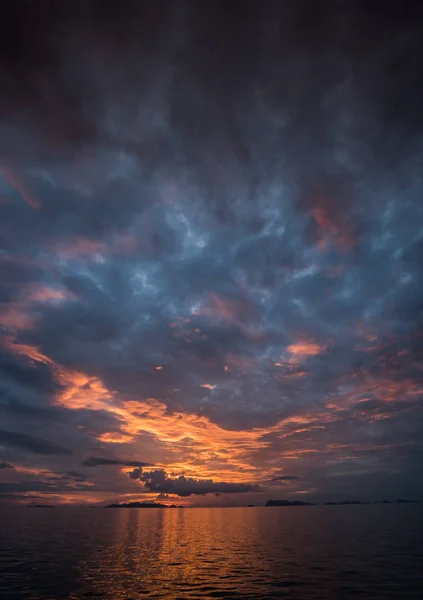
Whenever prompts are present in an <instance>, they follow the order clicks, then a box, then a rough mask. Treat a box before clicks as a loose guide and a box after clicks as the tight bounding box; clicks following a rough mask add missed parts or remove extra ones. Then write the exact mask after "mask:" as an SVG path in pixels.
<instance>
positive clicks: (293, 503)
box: [265, 499, 420, 506]
mask: <svg viewBox="0 0 423 600" xmlns="http://www.w3.org/2000/svg"><path fill="white" fill-rule="evenodd" d="M415 502H420V500H403V499H400V500H397V504H404V503H406V504H408V503H415ZM355 504H393V503H392V502H390V501H389V500H375V501H373V502H371V501H369V500H363V501H360V500H341V501H338V502H323V504H321V505H320V506H349V505H355ZM265 506H319V504H316V503H314V502H301V501H300V500H292V501H291V500H268V501H267V502H266V504H265Z"/></svg>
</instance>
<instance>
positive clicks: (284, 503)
mask: <svg viewBox="0 0 423 600" xmlns="http://www.w3.org/2000/svg"><path fill="white" fill-rule="evenodd" d="M266 506H314V504H313V502H301V500H292V501H291V500H268V501H267V502H266Z"/></svg>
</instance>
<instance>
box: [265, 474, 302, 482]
mask: <svg viewBox="0 0 423 600" xmlns="http://www.w3.org/2000/svg"><path fill="white" fill-rule="evenodd" d="M295 479H299V477H297V475H278V476H277V477H272V479H271V480H270V481H295Z"/></svg>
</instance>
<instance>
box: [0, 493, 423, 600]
mask: <svg viewBox="0 0 423 600" xmlns="http://www.w3.org/2000/svg"><path fill="white" fill-rule="evenodd" d="M422 507H423V505H422V504H404V505H398V504H392V505H390V504H388V505H350V506H301V507H248V508H166V509H160V508H153V509H105V508H97V509H91V508H69V507H56V508H54V509H42V508H38V509H33V508H24V507H19V508H18V507H8V506H2V507H1V508H0V598H1V599H2V600H9V599H10V600H12V599H13V600H19V599H22V600H23V599H25V600H59V599H63V600H64V599H68V600H82V599H96V598H97V599H105V600H106V599H107V600H138V599H141V598H169V599H180V600H188V599H191V598H198V599H200V598H202V599H204V598H209V599H212V598H213V599H216V598H233V599H235V598H236V599H240V600H241V599H242V600H246V599H248V598H255V599H265V598H286V599H290V600H295V599H307V600H335V599H336V600H338V599H344V598H345V599H347V598H348V599H349V598H351V599H364V600H367V599H372V600H376V599H378V600H379V599H380V600H386V599H390V598H397V599H399V600H406V599H411V598H413V599H419V600H421V599H422V598H423V518H422V517H423V514H422V512H423V511H422Z"/></svg>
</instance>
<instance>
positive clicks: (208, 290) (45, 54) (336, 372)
mask: <svg viewBox="0 0 423 600" xmlns="http://www.w3.org/2000/svg"><path fill="white" fill-rule="evenodd" d="M200 4H201V5H200ZM215 4H216V3H208V2H204V3H203V2H202V3H199V4H198V7H197V6H196V5H195V3H192V4H191V5H190V8H189V10H187V11H185V12H184V11H183V10H182V8H181V6H180V5H179V3H175V7H174V8H173V9H172V10H171V11H170V12H169V13H167V14H166V15H164V14H162V12H161V11H160V10H159V9H157V11H156V10H155V9H153V8H151V10H148V11H147V13H144V10H143V9H142V8H141V7H139V6H135V4H134V5H133V6H132V7H131V8H128V9H127V10H128V11H129V13H128V14H127V15H126V17H125V18H119V19H118V18H116V19H113V27H110V28H109V27H108V26H107V23H108V19H100V18H98V13H97V10H100V9H96V8H94V7H89V8H85V9H84V11H82V12H81V13H80V12H79V9H77V8H75V13H74V14H73V16H72V19H71V21H69V19H68V18H66V15H65V14H60V11H59V12H58V13H57V15H56V16H53V15H51V16H50V17H49V18H48V19H46V18H45V17H44V16H43V15H42V14H41V12H40V11H38V10H36V9H30V11H31V23H32V27H31V35H30V36H28V35H27V34H26V33H25V36H22V33H21V32H22V31H25V32H26V28H21V27H19V26H18V25H16V24H15V25H16V32H15V33H16V36H15V39H16V47H15V49H14V50H13V51H10V52H9V53H8V54H7V55H6V54H5V53H1V54H2V57H3V55H4V58H2V59H1V62H0V75H1V80H2V90H3V93H2V100H1V104H2V110H1V114H2V115H3V117H2V118H1V120H0V157H1V158H0V280H1V282H2V284H1V290H0V352H1V356H0V359H1V360H0V363H1V364H0V411H1V417H2V424H3V421H4V425H2V427H3V428H4V429H5V430H10V432H14V433H12V434H10V435H11V436H12V437H10V435H9V437H7V435H6V438H3V442H2V443H4V444H5V451H7V452H9V450H10V448H12V449H13V448H14V449H18V450H20V451H23V454H26V453H29V454H33V455H35V456H36V455H37V454H39V455H40V456H44V457H46V456H47V457H48V456H50V457H56V458H55V459H54V460H55V462H54V464H52V465H50V466H49V465H44V463H43V466H46V467H47V466H49V468H50V469H52V470H54V471H56V470H57V471H58V470H60V469H63V472H65V471H69V470H71V469H73V468H74V467H75V465H77V464H80V463H81V460H83V461H84V462H83V464H84V466H93V467H94V466H97V467H100V466H102V465H107V464H109V465H124V466H128V467H133V468H134V470H133V472H132V474H131V478H132V479H134V480H135V479H137V478H139V477H138V475H139V474H138V471H137V469H140V470H141V469H142V467H143V466H146V465H145V464H144V463H139V462H137V461H135V462H131V461H121V460H120V459H101V458H100V459H97V458H95V457H96V456H101V455H102V454H103V453H104V455H107V448H108V447H110V446H106V444H107V442H108V441H110V440H112V441H113V443H117V444H118V445H119V444H122V448H120V447H119V446H118V447H119V450H117V452H116V453H117V455H118V456H119V454H120V455H121V456H128V457H131V456H134V457H137V456H150V451H151V452H153V451H154V452H156V455H154V460H155V459H156V458H158V459H159V460H158V461H157V463H156V464H160V465H161V466H162V465H166V464H167V463H168V462H169V464H170V463H171V462H172V461H174V462H176V463H178V464H181V462H183V460H182V457H181V456H179V455H178V456H177V458H175V454H176V453H178V452H179V453H181V454H182V453H183V451H184V450H183V448H185V445H186V446H188V445H189V444H191V447H190V450H186V452H189V456H188V455H186V458H187V459H188V460H189V461H197V463H196V464H197V465H198V466H199V465H201V466H202V467H203V468H205V465H207V463H208V462H209V463H210V465H209V466H210V472H213V473H214V472H215V470H216V469H217V470H218V469H223V468H225V469H226V468H228V469H229V470H230V469H233V470H239V469H240V468H245V469H247V468H250V469H251V470H252V471H251V472H252V473H253V472H254V473H255V476H256V477H258V476H259V474H260V473H261V472H263V469H264V470H266V469H267V470H268V471H269V473H268V474H266V475H263V478H264V479H265V480H266V481H269V480H271V479H273V480H274V481H275V480H279V481H283V479H278V477H277V475H275V472H276V473H277V472H278V469H280V470H282V468H283V470H286V471H287V472H288V473H289V472H290V468H292V467H291V466H290V461H294V460H295V461H297V462H296V463H295V467H293V468H295V472H298V477H299V482H298V483H299V484H300V483H301V486H302V485H304V487H307V489H309V490H312V492H313V493H314V492H315V493H318V491H319V489H320V488H321V487H324V488H325V489H327V490H333V492H334V493H335V492H336V490H337V489H338V482H341V483H339V486H344V487H345V486H346V485H347V484H346V481H351V482H354V481H358V480H360V481H361V480H362V479H361V478H363V480H365V482H366V485H367V489H369V490H370V488H371V487H372V486H375V488H376V489H377V482H378V481H380V482H382V480H383V481H384V482H385V483H384V485H386V487H387V488H389V485H390V484H389V479H388V477H386V479H384V475H383V473H385V470H386V471H387V472H389V469H390V468H392V469H394V470H395V473H396V474H397V475H395V477H398V478H399V479H398V481H400V482H401V485H404V482H406V481H411V482H413V484H412V485H413V486H414V485H415V483H414V482H415V481H417V480H418V478H417V479H416V473H418V469H419V465H421V448H422V446H421V444H422V442H421V440H422V437H421V435H422V433H423V431H422V426H421V423H422V419H421V411H422V399H423V397H422V394H421V390H422V375H421V364H422V361H423V342H422V340H423V337H422V331H423V302H422V293H421V290H422V283H423V281H422V269H421V266H422V264H421V256H422V235H423V207H422V203H421V196H422V191H423V190H422V179H421V165H420V162H421V160H420V157H421V153H422V139H423V137H422V125H423V122H422V118H421V105H422V100H423V91H422V90H423V86H422V85H421V73H420V70H421V69H420V66H419V65H420V58H416V57H420V56H423V52H422V49H423V48H422V44H423V43H422V40H421V36H420V35H419V31H418V23H419V22H420V20H419V19H418V18H416V15H414V13H413V10H412V9H410V12H409V14H408V16H407V19H405V21H407V22H405V21H404V22H403V21H401V22H398V20H397V19H392V14H391V13H390V10H391V9H389V8H387V9H386V10H384V11H382V13H381V12H380V11H374V9H373V8H372V7H370V6H367V5H365V3H362V2H354V3H350V4H349V5H348V6H345V3H343V4H342V7H341V5H339V6H338V5H337V6H335V4H336V3H335V4H330V6H329V4H328V5H327V6H324V7H322V8H321V10H322V11H323V13H322V15H321V18H320V20H319V23H318V24H317V25H316V27H315V28H314V30H313V34H312V33H311V31H310V28H309V20H310V11H312V10H314V8H313V6H314V4H313V3H312V2H305V1H299V2H295V3H291V4H289V5H288V4H287V3H284V4H281V5H280V6H276V5H277V3H275V6H274V7H273V6H272V7H271V6H270V5H271V4H272V3H262V4H263V6H259V4H257V6H256V7H255V8H254V9H251V11H252V12H251V15H250V17H248V18H247V16H246V18H245V21H243V22H242V23H241V22H239V21H238V20H235V19H234V18H233V17H231V15H228V14H227V12H226V9H225V8H224V7H223V5H222V6H220V5H219V7H216V6H215ZM367 4H369V3H367ZM18 12H19V11H18ZM18 12H17V13H16V15H15V19H16V23H19V19H20V18H21V17H19V15H18ZM82 13H83V14H82ZM25 14H27V13H25ZM109 18H110V17H109ZM408 19H409V20H408ZM70 22H71V23H72V24H70ZM381 25H382V26H381ZM10 26H11V25H10ZM379 31H383V32H384V33H383V36H380V35H379ZM57 32H60V34H59V35H58V34H57ZM140 32H141V33H140ZM142 32H144V33H145V35H143V34H142ZM369 32H371V34H369ZM363 40H366V42H363ZM34 49H37V50H36V51H35V50H34ZM40 65H42V68H40ZM106 65H107V66H106ZM395 65H402V66H401V68H397V67H396V66H395ZM16 73H19V77H17V75H16ZM75 90H78V94H75ZM37 353H38V354H37ZM34 356H35V358H34ZM37 357H38V358H37ZM45 357H47V358H48V360H47V359H46V358H45ZM64 373H66V377H67V378H66V377H65V376H64ZM84 377H85V379H84ZM75 381H76V382H77V383H76V384H75V386H76V387H75V389H73V388H72V389H71V386H72V382H75ZM78 382H79V383H78ZM81 382H82V383H81ZM69 390H70V391H69ZM99 390H106V391H99ZM65 392H68V393H67V394H66V393H65ZM100 396H101V398H100ZM152 399H154V402H160V403H162V405H163V406H164V407H165V411H166V413H165V415H166V416H168V415H177V414H183V415H197V416H199V417H204V418H205V419H207V420H208V422H211V423H213V424H217V425H218V426H219V427H221V428H222V429H223V430H225V431H237V432H239V431H245V430H249V431H257V429H263V430H264V429H266V430H269V431H268V432H267V433H266V432H263V437H262V438H260V439H259V438H258V442H257V447H255V448H253V447H248V448H246V449H245V457H244V458H245V460H243V461H241V462H240V461H234V462H233V463H231V457H230V456H225V452H224V451H222V452H220V454H219V464H218V465H217V466H216V465H215V464H214V462H213V461H217V459H216V455H213V448H211V447H210V448H209V449H208V452H205V451H204V452H203V454H201V453H200V452H199V451H198V449H196V448H194V449H193V447H194V444H193V442H192V441H189V442H184V441H181V440H179V441H178V442H175V443H174V444H173V445H172V444H170V443H169V441H168V440H166V441H165V442H162V441H161V440H159V439H158V436H156V437H155V434H154V433H152V432H151V430H154V427H152V426H151V422H150V431H147V432H146V431H144V430H143V428H142V426H141V424H140V425H139V426H137V427H138V429H137V427H132V428H128V427H127V426H126V427H125V416H124V410H126V409H125V406H127V405H128V402H137V401H139V402H150V403H151V402H153V400H152ZM110 407H113V408H114V409H115V412H113V411H111V410H110ZM132 410H133V411H134V412H136V416H137V418H138V419H139V420H141V419H142V418H146V417H143V414H142V411H143V410H144V409H143V408H140V409H139V412H138V409H136V408H133V409H132ZM140 415H141V416H140ZM149 419H150V421H151V420H152V419H156V420H157V421H159V420H160V417H157V415H155V416H153V417H151V416H150V415H149ZM280 422H283V423H284V426H283V431H282V430H281V431H273V430H271V428H272V427H274V426H275V425H276V424H277V423H280ZM157 429H158V428H157ZM28 431H31V434H34V437H32V435H31V436H29V435H28V433H27V432H28ZM128 431H129V433H128ZM105 432H106V433H107V434H108V435H109V438H107V437H106V438H105V437H104V433H105ZM51 435H54V443H53V441H52V442H50V441H47V440H49V439H50V436H51ZM119 436H121V437H120V438H119ZM34 440H35V441H34ZM37 440H38V441H37ZM42 440H45V442H43V441H42ZM52 440H53V438H52ZM59 441H60V444H59V445H57V444H58V442H59ZM62 443H63V446H64V447H63V448H62V450H61V451H59V452H57V448H60V447H61V444H62ZM133 443H134V445H131V444H133ZM184 444H185V445H184ZM139 445H140V447H141V448H142V449H141V450H139V447H138V446H139ZM210 446H212V444H210ZM54 448H56V450H54ZM66 448H69V450H66ZM405 448H406V449H407V450H406V451H405V450H404V449H405ZM71 450H72V451H73V452H74V456H75V464H70V463H71V461H70V460H69V461H67V462H66V465H63V466H60V465H59V464H56V463H57V462H59V458H58V457H60V456H65V455H66V456H71V454H70V452H71ZM212 455H213V456H212ZM84 456H89V457H91V458H88V459H85V460H84V459H83V457H84ZM151 456H153V454H151ZM313 456H315V458H316V460H315V461H312V460H311V458H312V457H313ZM15 458H16V457H15V455H13V456H12V455H9V454H5V459H7V460H10V461H11V462H13V464H15V463H16V464H18V461H17V460H15ZM18 458H21V456H20V455H19V457H18ZM24 458H25V460H28V461H31V459H30V458H29V459H28V458H27V457H24ZM56 459H57V460H56ZM87 460H88V461H91V463H90V462H88V463H87ZM107 460H109V462H95V461H107ZM151 460H152V461H153V458H152V459H151ZM93 461H94V462H93ZM110 461H112V462H110ZM113 461H114V462H113ZM68 462H69V464H68ZM282 463H283V464H282ZM316 463H318V464H317V465H316ZM341 463H342V464H341ZM34 464H35V462H34ZM241 464H242V465H243V466H242V467H240V465H241ZM297 464H298V469H297ZM394 464H395V466H393V465H394ZM31 465H33V463H32V462H31V463H30V462H28V464H27V465H26V466H31ZM390 465H391V467H390ZM93 471H94V469H93ZM106 471H107V469H96V470H95V473H94V474H93V477H94V476H95V477H97V478H98V481H97V484H98V486H99V487H100V488H101V489H103V490H104V489H107V490H108V491H109V488H108V486H109V485H110V486H113V485H116V487H118V486H122V485H125V484H124V483H123V482H122V481H120V480H117V479H116V478H115V479H113V478H114V473H112V474H109V475H108V477H109V479H108V480H107V481H106V477H107V473H105V472H106ZM110 471H112V469H110V470H109V472H110ZM103 472H104V473H103ZM348 473H349V474H350V477H348ZM248 476H249V474H248V472H246V473H245V480H246V481H247V480H248ZM103 477H104V479H102V478H103ZM402 477H403V478H404V481H403V479H401V478H402ZM131 478H128V477H126V476H125V481H126V485H128V484H132V486H133V485H134V484H133V482H132V481H128V480H129V479H131ZM285 480H286V481H289V480H288V479H285ZM166 481H168V480H166ZM392 481H393V480H392ZM398 481H397V483H398ZM397 483H395V485H397ZM163 485H164V484H163ZM166 485H168V486H172V485H173V483H172V477H171V478H170V480H169V483H168V484H166ZM351 485H354V483H351ZM366 485H362V486H361V487H362V489H365V488H366ZM395 485H394V483H392V485H391V488H392V490H394V488H395ZM410 485H411V484H410ZM417 488H418V486H417V484H416V493H417V492H418V491H419V490H418V489H417ZM413 489H415V488H413ZM303 491H304V490H303ZM369 493H370V492H369ZM420 493H423V490H421V489H420Z"/></svg>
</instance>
